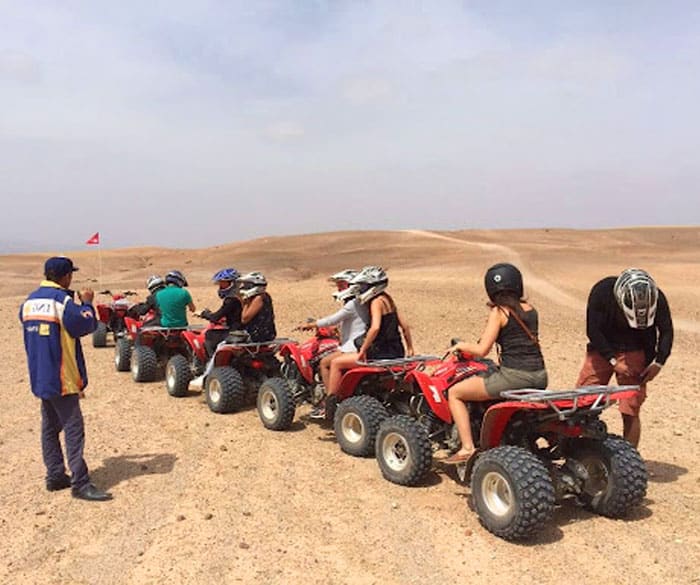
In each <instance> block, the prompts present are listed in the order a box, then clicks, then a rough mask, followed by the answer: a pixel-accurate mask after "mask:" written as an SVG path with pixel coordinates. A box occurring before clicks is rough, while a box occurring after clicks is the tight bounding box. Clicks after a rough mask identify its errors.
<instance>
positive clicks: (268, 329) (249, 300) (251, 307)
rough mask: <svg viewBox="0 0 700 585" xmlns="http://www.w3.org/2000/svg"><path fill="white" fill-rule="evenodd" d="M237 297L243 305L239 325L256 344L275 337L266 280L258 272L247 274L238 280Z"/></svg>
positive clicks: (270, 298)
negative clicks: (241, 325) (240, 324)
mask: <svg viewBox="0 0 700 585" xmlns="http://www.w3.org/2000/svg"><path fill="white" fill-rule="evenodd" d="M238 285H239V287H238V296H239V297H240V299H241V301H242V303H243V311H242V313H241V323H242V324H243V328H244V329H245V330H246V331H247V332H248V334H249V335H250V340H251V341H253V342H256V343H259V342H263V341H272V340H273V339H274V338H275V337H277V330H276V329H275V311H274V308H273V306H272V297H271V296H270V295H269V294H268V293H267V292H266V289H267V280H266V279H265V277H264V276H263V275H262V273H260V272H249V273H248V274H246V275H244V276H241V277H240V278H239V279H238Z"/></svg>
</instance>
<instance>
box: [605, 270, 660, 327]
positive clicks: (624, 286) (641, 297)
mask: <svg viewBox="0 0 700 585" xmlns="http://www.w3.org/2000/svg"><path fill="white" fill-rule="evenodd" d="M613 294H614V295H615V300H616V301H617V304H618V305H619V306H620V308H621V309H622V311H623V312H624V314H625V318H626V319H627V323H629V326H630V327H632V329H647V328H649V327H651V326H652V325H654V318H655V317H656V304H657V302H658V299H659V289H658V288H657V287H656V283H655V282H654V279H653V278H652V277H651V276H649V273H648V272H646V271H644V270H642V269H640V268H628V269H627V270H623V272H622V274H620V276H618V277H617V280H616V281H615V286H614V287H613Z"/></svg>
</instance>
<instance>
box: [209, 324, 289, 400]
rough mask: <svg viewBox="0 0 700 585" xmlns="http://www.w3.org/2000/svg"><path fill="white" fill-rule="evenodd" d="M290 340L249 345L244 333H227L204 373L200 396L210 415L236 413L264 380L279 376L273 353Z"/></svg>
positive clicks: (250, 342)
mask: <svg viewBox="0 0 700 585" xmlns="http://www.w3.org/2000/svg"><path fill="white" fill-rule="evenodd" d="M291 342H292V340H291V339H286V338H278V339H273V340H272V341H263V342H253V341H250V336H249V335H248V333H247V332H245V331H231V333H229V336H228V337H227V338H226V340H225V341H224V342H222V343H220V344H219V345H218V346H217V348H216V352H214V355H213V356H212V358H211V360H210V361H209V363H208V364H207V369H206V371H205V373H204V376H205V377H204V396H205V398H206V401H207V404H208V406H209V409H210V410H211V411H212V412H217V413H221V414H223V413H228V412H235V411H236V410H240V409H241V407H243V406H244V405H245V404H246V402H247V400H248V399H249V398H252V397H254V396H257V393H258V389H259V388H260V386H261V385H262V384H263V383H264V382H265V380H267V379H268V378H274V377H278V376H279V375H280V362H279V360H278V359H277V356H276V354H277V352H278V351H279V349H280V347H282V346H284V345H287V344H289V343H291Z"/></svg>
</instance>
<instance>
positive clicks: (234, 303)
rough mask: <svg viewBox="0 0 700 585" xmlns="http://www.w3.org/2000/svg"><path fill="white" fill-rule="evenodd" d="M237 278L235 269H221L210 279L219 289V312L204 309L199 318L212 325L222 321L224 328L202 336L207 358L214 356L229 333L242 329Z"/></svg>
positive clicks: (241, 308) (212, 330)
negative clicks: (217, 347)
mask: <svg viewBox="0 0 700 585" xmlns="http://www.w3.org/2000/svg"><path fill="white" fill-rule="evenodd" d="M239 277H240V274H239V273H238V270H236V269H235V268H222V269H221V270H219V271H218V272H217V273H216V274H215V275H214V276H213V277H212V279H211V280H212V282H214V283H216V285H217V286H218V287H219V288H218V290H217V291H216V292H217V293H218V295H219V298H220V299H222V301H223V302H222V304H221V307H220V308H219V310H217V311H210V310H209V309H204V310H203V311H202V312H201V313H200V316H201V317H202V318H203V319H206V320H207V321H211V322H212V323H218V322H219V321H222V320H223V322H224V323H223V324H224V325H225V326H226V328H225V329H210V330H208V331H207V332H206V333H205V334H204V346H205V349H206V352H207V355H208V356H212V355H213V354H214V351H215V350H216V346H217V345H219V343H221V342H222V341H223V340H224V339H226V336H227V335H228V334H229V331H236V330H238V329H240V328H241V327H242V323H241V313H242V311H243V306H242V304H241V300H240V299H239V298H238V296H237V295H236V293H237V292H238V278H239Z"/></svg>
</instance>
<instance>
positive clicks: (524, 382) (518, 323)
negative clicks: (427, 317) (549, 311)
mask: <svg viewBox="0 0 700 585" xmlns="http://www.w3.org/2000/svg"><path fill="white" fill-rule="evenodd" d="M485 285H486V291H487V293H488V295H489V299H490V302H489V307H490V311H489V318H488V321H487V323H486V328H485V329H484V332H483V333H482V334H481V338H480V339H479V341H478V342H476V343H464V342H460V343H457V344H455V345H453V346H452V347H451V348H450V351H453V352H463V353H468V354H471V355H473V356H476V357H484V356H486V355H488V353H489V352H490V351H491V348H492V347H493V345H494V344H498V346H499V347H500V365H499V368H498V369H497V370H496V371H495V372H492V373H490V374H488V375H487V376H486V377H480V376H472V377H470V378H467V379H465V380H462V381H461V382H458V383H457V384H455V385H454V386H452V387H451V388H450V389H449V390H448V401H449V406H450V412H451V413H452V418H453V419H454V422H455V425H456V426H457V430H458V431H459V437H460V439H461V441H462V447H461V449H460V450H459V451H457V452H456V453H455V454H454V455H452V456H451V457H448V458H447V459H446V460H445V461H444V462H445V463H449V464H457V463H463V462H465V461H468V460H469V459H470V457H471V456H472V455H473V454H474V452H475V447H474V439H473V437H472V432H471V424H470V421H469V410H468V408H467V404H466V403H467V402H481V401H486V400H494V399H498V398H499V397H500V393H501V392H502V391H504V390H518V389H521V388H546V386H547V372H546V370H545V367H544V359H543V357H542V352H541V351H540V345H539V341H538V339H537V331H538V316H537V311H536V310H535V309H534V308H533V307H532V306H530V305H529V304H528V303H527V302H525V300H524V299H523V298H522V296H523V282H522V275H521V274H520V271H519V270H518V269H517V268H516V267H515V266H513V265H512V264H496V265H495V266H492V267H491V268H490V269H489V270H488V271H487V273H486V278H485Z"/></svg>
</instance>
